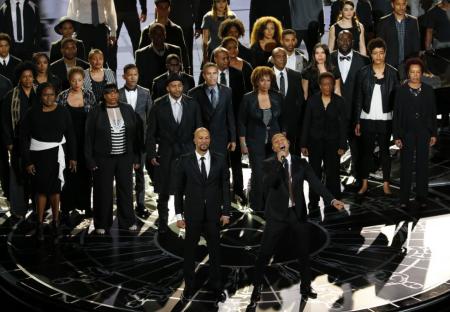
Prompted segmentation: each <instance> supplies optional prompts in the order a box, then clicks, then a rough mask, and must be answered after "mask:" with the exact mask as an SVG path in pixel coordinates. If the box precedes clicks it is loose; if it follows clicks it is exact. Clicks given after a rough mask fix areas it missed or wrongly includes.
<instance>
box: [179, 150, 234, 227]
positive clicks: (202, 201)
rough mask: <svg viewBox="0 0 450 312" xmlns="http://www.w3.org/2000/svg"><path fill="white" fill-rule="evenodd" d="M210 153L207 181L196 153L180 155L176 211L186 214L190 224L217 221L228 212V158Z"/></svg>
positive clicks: (185, 216) (185, 217)
mask: <svg viewBox="0 0 450 312" xmlns="http://www.w3.org/2000/svg"><path fill="white" fill-rule="evenodd" d="M210 155H211V167H210V170H209V174H208V177H207V179H206V181H205V180H204V179H203V177H202V175H201V172H200V167H199V165H198V162H197V156H196V154H195V152H191V153H188V154H185V155H183V156H181V157H180V159H179V160H178V161H177V164H176V171H175V172H176V174H175V178H176V192H175V213H177V214H184V219H185V220H186V222H188V223H189V222H205V221H211V222H215V223H218V222H219V219H220V216H222V215H225V216H228V215H229V211H230V182H229V170H228V163H227V158H226V157H225V156H223V155H221V154H219V153H215V152H211V151H210ZM222 207H223V208H222ZM205 219H206V220H205Z"/></svg>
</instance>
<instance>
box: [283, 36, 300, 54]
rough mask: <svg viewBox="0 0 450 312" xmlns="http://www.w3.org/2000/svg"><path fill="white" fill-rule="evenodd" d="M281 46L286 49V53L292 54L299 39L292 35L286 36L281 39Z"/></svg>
mask: <svg viewBox="0 0 450 312" xmlns="http://www.w3.org/2000/svg"><path fill="white" fill-rule="evenodd" d="M281 45H282V46H283V48H285V49H286V51H288V52H289V53H292V52H294V49H295V47H296V46H297V37H296V36H294V35H291V34H289V35H284V36H283V38H281Z"/></svg>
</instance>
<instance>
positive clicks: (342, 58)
mask: <svg viewBox="0 0 450 312" xmlns="http://www.w3.org/2000/svg"><path fill="white" fill-rule="evenodd" d="M344 60H346V61H350V56H348V55H347V56H339V61H341V62H342V61H344Z"/></svg>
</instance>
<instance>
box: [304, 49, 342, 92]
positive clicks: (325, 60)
mask: <svg viewBox="0 0 450 312" xmlns="http://www.w3.org/2000/svg"><path fill="white" fill-rule="evenodd" d="M325 72H330V73H332V74H333V75H334V78H336V81H335V85H334V93H336V94H337V95H341V75H340V73H339V68H337V67H336V66H333V64H331V57H330V50H329V49H328V46H327V45H326V44H324V43H317V44H316V45H315V46H314V48H313V52H312V57H311V60H310V62H309V65H308V66H307V67H306V68H305V70H304V71H303V72H302V88H303V94H304V95H305V100H307V99H308V98H310V97H311V96H312V95H314V94H316V93H318V92H320V86H319V75H320V74H321V73H325Z"/></svg>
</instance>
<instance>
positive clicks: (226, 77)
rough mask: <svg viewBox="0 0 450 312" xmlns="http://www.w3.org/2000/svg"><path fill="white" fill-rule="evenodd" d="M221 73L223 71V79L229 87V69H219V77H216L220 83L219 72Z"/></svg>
mask: <svg viewBox="0 0 450 312" xmlns="http://www.w3.org/2000/svg"><path fill="white" fill-rule="evenodd" d="M221 73H225V79H226V80H227V84H226V86H227V87H229V86H230V71H229V70H228V68H227V69H225V70H224V71H220V70H219V77H218V82H219V83H220V74H221Z"/></svg>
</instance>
